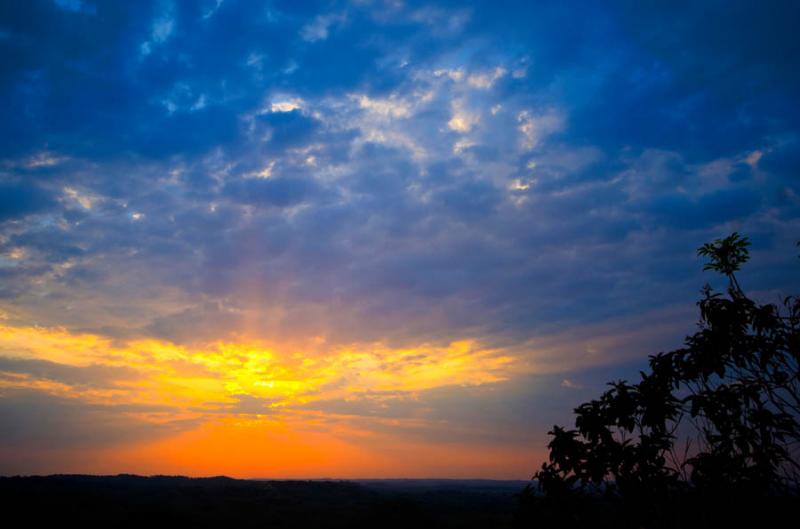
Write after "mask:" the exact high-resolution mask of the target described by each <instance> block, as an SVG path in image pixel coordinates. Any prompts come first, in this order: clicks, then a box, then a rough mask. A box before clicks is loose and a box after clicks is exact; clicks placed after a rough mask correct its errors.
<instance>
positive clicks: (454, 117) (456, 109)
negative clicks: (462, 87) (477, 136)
mask: <svg viewBox="0 0 800 529" xmlns="http://www.w3.org/2000/svg"><path fill="white" fill-rule="evenodd" d="M479 121H480V116H479V115H478V114H477V113H475V112H472V111H470V110H468V109H467V108H466V106H465V104H464V101H463V100H457V101H453V104H452V114H451V117H450V121H448V122H447V126H448V127H450V130H454V131H456V132H460V133H461V134H465V133H467V132H469V131H470V130H472V128H473V127H474V126H475V125H477V124H478V122H479Z"/></svg>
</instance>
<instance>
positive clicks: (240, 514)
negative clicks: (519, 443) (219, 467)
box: [0, 475, 525, 529]
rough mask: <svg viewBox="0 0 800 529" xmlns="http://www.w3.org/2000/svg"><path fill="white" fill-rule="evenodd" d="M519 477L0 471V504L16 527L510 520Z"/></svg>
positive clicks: (480, 523) (479, 523)
mask: <svg viewBox="0 0 800 529" xmlns="http://www.w3.org/2000/svg"><path fill="white" fill-rule="evenodd" d="M524 485H525V482H514V481H492V480H463V481H462V480H360V481H338V480H312V481H293V480H280V481H279V480H239V479H231V478H227V477H222V476H221V477H210V478H186V477H180V476H151V477H143V476H133V475H118V476H84V475H54V476H44V477H37V476H32V477H3V478H0V508H2V510H3V512H5V513H17V514H16V516H15V517H18V519H19V520H20V521H21V522H22V523H23V525H21V526H24V527H38V526H49V527H61V526H64V525H65V524H69V525H73V524H75V525H76V526H78V527H81V528H86V527H104V528H116V527H119V528H128V527H130V528H133V527H136V528H143V527H144V528H152V527H154V526H155V527H167V526H169V527H172V528H180V527H215V528H222V527H231V528H237V529H238V528H246V527H261V528H304V527H313V528H323V529H327V528H345V527H348V528H361V527H364V528H366V527H376V528H377V527H381V528H395V527H397V528H400V527H419V528H423V527H425V528H427V527H433V528H435V527H442V528H473V527H474V528H477V527H482V528H486V527H492V528H494V527H497V528H503V527H511V525H512V521H513V520H512V519H513V513H514V507H515V505H516V499H515V494H516V493H518V492H519V491H520V490H521V489H522V488H523V487H524Z"/></svg>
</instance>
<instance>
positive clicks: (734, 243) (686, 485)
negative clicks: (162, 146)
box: [523, 233, 800, 526]
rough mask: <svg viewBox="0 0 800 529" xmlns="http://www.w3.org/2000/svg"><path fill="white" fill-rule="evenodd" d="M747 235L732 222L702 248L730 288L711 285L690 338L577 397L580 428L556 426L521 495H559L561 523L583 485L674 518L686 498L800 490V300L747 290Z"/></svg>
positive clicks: (543, 501)
mask: <svg viewBox="0 0 800 529" xmlns="http://www.w3.org/2000/svg"><path fill="white" fill-rule="evenodd" d="M749 246H750V243H749V241H748V240H747V238H746V237H742V236H740V235H739V234H737V233H733V234H732V235H730V236H729V237H726V238H723V239H718V240H716V241H714V242H712V243H708V244H705V245H703V246H702V247H700V248H699V249H698V252H697V253H698V255H700V256H702V257H705V258H707V259H708V262H707V264H706V265H705V267H704V270H712V271H715V272H719V273H721V274H723V275H724V276H726V277H727V279H728V286H727V295H723V294H721V293H719V292H715V291H714V290H713V289H712V288H711V287H710V286H709V285H706V286H705V287H704V288H703V290H702V298H701V299H700V301H699V302H698V306H699V309H700V322H699V329H698V330H697V332H695V333H694V334H693V335H691V336H689V337H687V338H686V340H685V345H684V347H682V348H680V349H677V350H674V351H671V352H668V353H659V354H656V355H653V356H650V357H649V371H648V372H644V371H642V372H640V380H639V381H638V382H637V383H630V382H628V381H625V380H619V381H616V382H612V383H610V384H609V386H610V389H608V390H607V391H605V392H604V393H603V394H602V395H601V396H600V397H599V398H598V399H595V400H591V401H589V402H586V403H584V404H581V405H580V406H578V407H577V408H576V409H575V415H576V418H575V428H574V429H566V428H562V427H559V426H555V427H554V428H553V430H552V431H551V432H549V434H550V435H551V436H552V440H551V441H550V443H549V445H548V448H549V450H550V457H549V461H548V462H546V463H544V464H543V465H542V467H541V469H540V470H539V471H538V472H537V473H536V475H535V476H534V480H535V485H532V486H529V488H528V489H527V490H526V491H525V493H524V494H523V498H527V499H528V500H529V501H534V502H538V503H537V504H538V505H539V506H540V507H541V506H543V505H545V506H546V505H550V507H553V506H557V507H558V508H557V509H556V510H557V511H559V513H558V516H559V517H560V519H559V522H560V525H561V526H565V525H568V524H565V523H564V519H563V516H564V515H565V511H564V509H570V508H574V505H575V504H574V502H575V501H576V498H581V497H583V498H586V497H587V496H591V497H593V498H595V499H596V498H603V501H605V502H609V501H610V502H616V504H618V505H624V509H625V510H626V511H627V512H632V513H634V514H633V517H634V518H636V523H637V525H638V524H640V523H646V522H647V520H650V521H652V520H658V519H660V518H668V517H670V516H671V517H672V518H674V517H675V512H674V508H675V505H676V502H678V503H680V502H684V503H686V502H689V500H687V498H695V499H697V498H702V499H703V502H706V504H708V502H709V501H710V499H711V498H721V497H723V496H725V497H728V498H733V497H745V498H750V499H751V500H752V499H753V498H767V497H773V498H774V497H786V496H787V495H789V496H791V495H795V494H797V491H798V484H799V483H800V479H798V478H799V477H800V462H798V446H800V423H799V422H798V418H799V417H800V367H799V366H800V300H799V299H798V298H797V297H788V298H786V299H784V300H783V304H782V307H780V308H779V307H778V306H776V305H773V304H759V303H757V302H756V301H753V300H752V299H750V298H749V297H748V296H747V295H746V294H745V292H744V290H743V289H742V287H741V286H740V284H739V281H738V280H737V278H736V275H735V274H736V272H737V271H738V270H739V269H740V267H741V265H742V264H744V263H745V262H746V261H747V260H748V259H749V252H748V247H749ZM547 502H549V503H547ZM670 509H672V510H673V512H669V513H668V512H665V511H667V510H670ZM712 525H713V524H712Z"/></svg>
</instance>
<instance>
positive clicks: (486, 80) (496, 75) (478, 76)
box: [467, 66, 506, 90]
mask: <svg viewBox="0 0 800 529" xmlns="http://www.w3.org/2000/svg"><path fill="white" fill-rule="evenodd" d="M505 75H506V69H505V68H503V67H501V66H498V67H497V68H495V69H494V70H491V71H489V72H481V73H473V74H470V75H469V77H467V83H469V85H470V86H472V87H473V88H479V89H481V90H488V89H490V88H491V87H493V86H494V84H495V83H496V82H497V81H498V80H499V79H501V78H502V77H503V76H505Z"/></svg>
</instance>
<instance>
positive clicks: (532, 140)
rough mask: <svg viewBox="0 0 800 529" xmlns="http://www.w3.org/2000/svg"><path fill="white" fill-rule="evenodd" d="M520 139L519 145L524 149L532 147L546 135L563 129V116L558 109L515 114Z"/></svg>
mask: <svg viewBox="0 0 800 529" xmlns="http://www.w3.org/2000/svg"><path fill="white" fill-rule="evenodd" d="M517 122H518V123H519V126H518V127H517V130H519V132H520V135H521V139H520V146H521V147H522V149H523V150H525V151H530V150H532V149H534V148H535V147H536V146H537V145H538V144H539V143H540V142H541V141H542V139H544V138H545V137H546V136H549V135H550V134H553V133H555V132H558V131H560V130H563V128H564V118H563V116H562V115H561V113H559V112H558V111H555V110H552V109H550V110H548V111H546V112H544V113H542V114H539V115H534V114H532V113H531V112H530V111H528V110H523V111H522V112H520V113H519V114H517Z"/></svg>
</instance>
